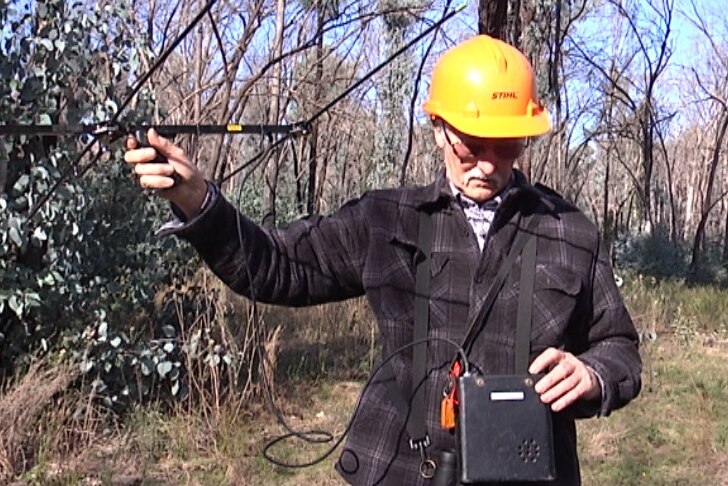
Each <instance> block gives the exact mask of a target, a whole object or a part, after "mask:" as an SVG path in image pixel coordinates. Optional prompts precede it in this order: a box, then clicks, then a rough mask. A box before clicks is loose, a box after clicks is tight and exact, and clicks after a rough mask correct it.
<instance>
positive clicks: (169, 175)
mask: <svg viewBox="0 0 728 486" xmlns="http://www.w3.org/2000/svg"><path fill="white" fill-rule="evenodd" d="M147 139H148V141H149V145H150V146H149V147H142V148H137V147H138V146H139V142H138V141H137V140H136V139H135V138H134V137H131V136H130V137H128V138H127V139H126V148H127V150H128V151H127V152H126V153H125V154H124V160H125V161H126V162H127V163H128V164H129V165H131V166H132V169H133V170H134V173H135V174H136V175H137V176H138V179H139V185H140V186H142V187H143V188H145V189H152V190H156V191H158V193H159V195H160V196H162V197H164V198H165V199H168V200H170V201H172V202H173V203H174V204H176V205H177V206H178V207H179V208H180V209H181V210H182V212H183V213H185V215H186V216H187V218H188V219H189V218H193V217H195V216H197V214H198V213H199V212H200V207H201V206H202V202H203V201H204V200H205V196H206V194H207V183H206V182H205V179H204V178H203V177H202V174H200V171H199V170H197V167H195V166H194V165H193V164H192V163H191V162H190V161H189V159H188V158H187V155H186V154H185V152H184V150H182V149H181V148H179V147H178V146H176V145H174V144H173V143H172V142H170V141H169V140H167V139H165V138H163V137H160V136H159V135H158V134H157V132H156V131H154V129H149V132H148V133H147ZM157 153H159V154H161V155H162V156H164V157H165V158H166V159H167V161H168V162H169V163H154V162H153V161H154V159H155V157H156V156H157Z"/></svg>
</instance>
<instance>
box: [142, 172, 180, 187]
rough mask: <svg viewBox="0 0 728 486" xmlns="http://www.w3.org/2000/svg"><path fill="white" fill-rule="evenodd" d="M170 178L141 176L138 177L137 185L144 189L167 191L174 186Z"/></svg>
mask: <svg viewBox="0 0 728 486" xmlns="http://www.w3.org/2000/svg"><path fill="white" fill-rule="evenodd" d="M174 184H175V180H174V179H173V178H172V177H168V176H162V175H143V176H140V177H139V185H140V186H142V187H143V188H144V189H169V188H171V187H172V186H174Z"/></svg>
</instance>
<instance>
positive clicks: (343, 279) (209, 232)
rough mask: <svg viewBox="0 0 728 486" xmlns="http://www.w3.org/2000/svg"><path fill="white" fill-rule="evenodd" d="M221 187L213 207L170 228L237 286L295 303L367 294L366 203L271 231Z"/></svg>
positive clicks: (245, 292)
mask: <svg viewBox="0 0 728 486" xmlns="http://www.w3.org/2000/svg"><path fill="white" fill-rule="evenodd" d="M215 191H216V194H215V195H214V197H213V198H212V200H211V201H210V204H209V205H208V207H207V208H206V209H205V210H204V211H203V212H202V213H201V214H200V215H198V216H197V217H196V218H194V219H192V220H190V221H188V222H186V223H185V224H184V225H182V226H181V227H177V228H174V229H171V230H168V231H166V232H165V233H166V234H175V235H177V236H179V237H181V238H182V239H184V240H187V241H189V242H190V243H191V244H192V246H193V247H194V248H195V249H196V250H197V252H198V253H199V254H200V256H201V257H202V259H203V260H204V261H205V263H206V264H207V265H208V266H209V267H210V269H211V270H212V271H213V273H215V275H217V276H218V277H219V278H220V279H221V280H222V281H223V282H224V283H225V284H226V285H228V286H229V287H230V288H231V289H232V290H233V291H235V292H237V293H240V294H243V295H246V296H248V297H250V298H254V299H256V300H259V301H261V302H266V303H273V304H283V305H289V306H303V305H312V304H318V303H324V302H332V301H336V300H343V299H346V298H350V297H355V296H359V295H362V294H363V285H362V278H361V275H362V268H363V264H364V261H365V259H366V248H367V242H368V232H367V226H366V224H364V223H365V220H366V215H365V214H364V209H363V208H364V206H365V203H363V202H362V200H354V201H352V202H350V203H349V204H347V205H345V206H344V207H342V208H341V209H340V210H339V211H337V212H336V213H334V214H332V215H331V216H315V217H310V218H305V219H301V220H298V221H296V222H294V223H292V224H291V225H290V226H288V227H287V228H285V229H280V230H268V229H264V228H262V227H260V226H258V225H256V224H255V223H254V222H253V221H251V220H250V219H249V218H247V217H245V216H243V215H242V214H240V213H239V212H238V211H237V210H236V209H235V208H234V207H233V206H232V205H231V204H230V203H229V202H228V201H226V200H225V198H224V197H223V196H222V195H220V194H219V192H217V190H215Z"/></svg>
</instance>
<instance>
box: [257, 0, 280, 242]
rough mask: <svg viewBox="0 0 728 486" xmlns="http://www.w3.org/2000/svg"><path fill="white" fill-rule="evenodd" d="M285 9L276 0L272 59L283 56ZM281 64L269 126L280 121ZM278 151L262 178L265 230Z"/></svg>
mask: <svg viewBox="0 0 728 486" xmlns="http://www.w3.org/2000/svg"><path fill="white" fill-rule="evenodd" d="M285 8H286V2H285V0H277V2H276V34H275V37H274V39H273V46H272V51H273V57H275V58H280V57H281V55H282V54H283V23H284V21H285V17H284V13H285ZM281 65H282V63H280V62H279V63H277V64H276V65H275V66H274V67H273V76H272V77H271V80H270V105H269V107H268V110H269V111H268V120H269V123H270V124H271V125H277V124H278V123H279V121H280V98H281V75H282V68H281ZM281 153H282V151H281V150H280V149H279V150H277V151H276V153H275V154H271V157H270V158H269V159H268V162H267V164H266V166H265V174H264V177H263V180H264V184H263V207H262V210H263V219H262V221H261V223H262V225H263V226H264V227H266V228H274V227H275V226H276V192H277V188H278V173H279V170H280V154H281Z"/></svg>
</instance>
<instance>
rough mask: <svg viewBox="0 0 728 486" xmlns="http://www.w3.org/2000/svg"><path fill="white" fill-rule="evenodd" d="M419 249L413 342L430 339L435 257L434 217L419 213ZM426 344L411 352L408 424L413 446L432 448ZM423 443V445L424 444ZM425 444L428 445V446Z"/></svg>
mask: <svg viewBox="0 0 728 486" xmlns="http://www.w3.org/2000/svg"><path fill="white" fill-rule="evenodd" d="M417 246H418V247H419V248H420V250H421V251H422V252H423V253H424V258H422V259H421V260H420V261H419V263H417V269H416V271H415V329H414V340H415V341H420V340H422V339H425V338H426V337H427V334H428V331H429V327H430V262H431V256H432V255H431V254H432V218H431V216H430V214H429V213H428V212H426V211H420V224H419V230H418V234H417ZM426 375H427V342H420V343H419V344H416V345H415V346H414V349H413V350H412V413H410V419H409V421H408V424H407V432H409V434H410V447H412V448H416V447H415V444H416V442H422V443H423V446H424V447H427V446H428V445H429V437H428V436H427V429H426V427H425V408H426V407H425V383H426V382H427V376H426ZM423 441H424V442H423ZM425 442H426V443H425Z"/></svg>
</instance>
